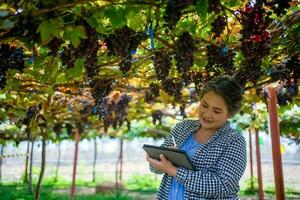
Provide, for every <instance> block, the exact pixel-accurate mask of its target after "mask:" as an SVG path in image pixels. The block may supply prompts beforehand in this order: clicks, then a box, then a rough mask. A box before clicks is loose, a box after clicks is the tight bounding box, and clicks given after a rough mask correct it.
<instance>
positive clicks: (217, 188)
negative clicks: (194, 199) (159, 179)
mask: <svg viewBox="0 0 300 200" xmlns="http://www.w3.org/2000/svg"><path fill="white" fill-rule="evenodd" d="M246 164H247V150H246V141H245V138H244V136H243V135H241V134H239V135H238V137H237V139H235V140H233V141H232V142H231V143H230V144H229V146H228V147H227V148H226V150H225V152H224V153H223V154H222V156H221V158H220V160H219V161H218V163H217V165H216V167H215V168H214V169H208V170H206V171H196V172H194V171H191V170H187V169H185V168H182V167H179V168H178V170H177V174H176V177H175V179H176V180H177V181H178V182H180V183H182V184H183V185H184V187H185V189H186V190H187V191H190V192H193V193H197V194H199V195H200V196H202V197H206V198H222V197H224V196H228V195H229V194H232V193H237V192H238V190H239V180H240V178H241V177H242V175H243V173H244V171H245V169H246Z"/></svg>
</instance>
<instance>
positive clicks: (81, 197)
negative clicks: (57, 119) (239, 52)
mask: <svg viewBox="0 0 300 200" xmlns="http://www.w3.org/2000/svg"><path fill="white" fill-rule="evenodd" d="M105 181H106V180H105V179H103V177H99V178H98V179H97V180H96V182H91V181H86V180H82V179H77V180H76V186H78V188H77V191H79V187H81V189H83V190H87V191H88V190H89V189H94V187H95V186H96V185H99V184H101V183H103V182H105ZM35 183H36V182H35ZM159 184H160V177H155V176H147V175H138V174H136V175H134V176H132V177H131V178H130V179H128V180H126V181H125V182H124V186H125V190H124V191H122V192H121V193H119V194H86V192H84V193H81V194H80V192H77V194H76V197H75V199H76V200H114V199H119V200H131V199H136V198H134V197H131V196H132V194H133V193H135V195H136V194H140V195H142V196H145V195H146V196H147V195H148V196H150V195H153V194H155V193H156V192H157V190H158V187H159ZM70 188H71V180H66V179H63V178H59V179H58V180H55V178H54V177H45V178H44V180H43V186H42V192H41V197H40V199H41V200H57V199H59V200H69V199H70ZM257 188H258V185H257V183H256V182H254V189H251V188H250V184H246V185H245V186H244V187H242V188H241V191H240V192H239V195H240V196H258V189H257ZM90 191H93V190H90ZM87 193H91V192H87ZM264 193H265V196H266V197H267V198H275V196H276V193H275V188H274V186H265V187H264ZM285 195H286V199H300V190H295V189H293V187H292V186H285ZM32 199H34V195H33V194H31V193H29V191H28V185H27V184H23V183H22V182H8V183H2V184H1V182H0V200H32Z"/></svg>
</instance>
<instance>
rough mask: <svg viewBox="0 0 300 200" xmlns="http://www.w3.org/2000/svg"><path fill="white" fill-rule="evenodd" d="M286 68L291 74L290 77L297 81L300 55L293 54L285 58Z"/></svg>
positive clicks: (299, 70) (299, 71)
mask: <svg viewBox="0 0 300 200" xmlns="http://www.w3.org/2000/svg"><path fill="white" fill-rule="evenodd" d="M285 66H286V68H288V69H289V70H290V71H291V72H292V74H291V78H293V79H294V80H295V82H297V81H299V79H300V56H299V55H293V56H291V57H290V58H288V59H287V61H286V64H285Z"/></svg>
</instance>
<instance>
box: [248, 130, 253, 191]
mask: <svg viewBox="0 0 300 200" xmlns="http://www.w3.org/2000/svg"><path fill="white" fill-rule="evenodd" d="M249 151H250V187H251V190H254V183H253V182H254V180H253V155H252V134H251V130H250V129H249Z"/></svg>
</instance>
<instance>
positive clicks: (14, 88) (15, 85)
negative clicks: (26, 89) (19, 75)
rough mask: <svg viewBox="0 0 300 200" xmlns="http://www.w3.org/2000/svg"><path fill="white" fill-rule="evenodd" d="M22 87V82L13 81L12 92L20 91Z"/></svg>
mask: <svg viewBox="0 0 300 200" xmlns="http://www.w3.org/2000/svg"><path fill="white" fill-rule="evenodd" d="M20 85H21V81H20V80H12V81H11V85H10V86H11V89H12V90H17V89H19V87H20Z"/></svg>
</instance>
